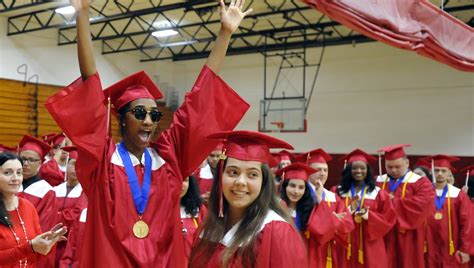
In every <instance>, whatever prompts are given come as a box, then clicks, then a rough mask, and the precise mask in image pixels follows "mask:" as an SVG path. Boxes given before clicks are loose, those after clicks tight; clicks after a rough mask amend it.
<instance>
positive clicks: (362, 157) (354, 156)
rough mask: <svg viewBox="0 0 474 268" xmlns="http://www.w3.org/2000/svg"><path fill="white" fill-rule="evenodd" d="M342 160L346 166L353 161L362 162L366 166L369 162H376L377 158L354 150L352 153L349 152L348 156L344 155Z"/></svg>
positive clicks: (359, 150)
mask: <svg viewBox="0 0 474 268" xmlns="http://www.w3.org/2000/svg"><path fill="white" fill-rule="evenodd" d="M342 159H344V161H345V162H346V163H348V164H351V163H353V162H355V161H362V162H364V163H366V164H369V163H370V162H375V161H377V158H375V157H373V156H371V155H370V154H368V153H366V152H364V151H362V150H361V149H355V150H354V151H352V152H350V153H349V154H347V155H345V156H344V157H343V158H342Z"/></svg>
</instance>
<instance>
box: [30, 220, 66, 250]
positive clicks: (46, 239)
mask: <svg viewBox="0 0 474 268" xmlns="http://www.w3.org/2000/svg"><path fill="white" fill-rule="evenodd" d="M66 232H67V228H66V227H61V228H59V229H58V230H56V231H55V232H53V231H48V232H45V233H42V234H40V235H38V236H36V237H35V238H33V239H32V240H31V246H32V247H33V250H34V251H35V252H36V253H39V254H41V255H47V254H48V253H49V252H50V251H51V248H53V246H54V245H56V243H57V242H59V241H65V240H66V237H64V235H65V234H66Z"/></svg>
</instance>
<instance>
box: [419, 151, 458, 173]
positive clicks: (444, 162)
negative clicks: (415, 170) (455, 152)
mask: <svg viewBox="0 0 474 268" xmlns="http://www.w3.org/2000/svg"><path fill="white" fill-rule="evenodd" d="M426 160H428V161H432V163H433V165H434V167H435V168H447V169H450V170H451V172H456V169H455V168H454V167H453V165H452V164H451V163H452V162H456V161H458V160H459V158H458V157H455V156H450V155H444V154H437V155H434V156H431V157H427V159H426Z"/></svg>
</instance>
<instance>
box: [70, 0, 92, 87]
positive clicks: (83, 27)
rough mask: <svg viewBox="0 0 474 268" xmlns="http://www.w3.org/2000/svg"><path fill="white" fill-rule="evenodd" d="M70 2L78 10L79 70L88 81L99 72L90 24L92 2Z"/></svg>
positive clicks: (74, 0)
mask: <svg viewBox="0 0 474 268" xmlns="http://www.w3.org/2000/svg"><path fill="white" fill-rule="evenodd" d="M70 2H71V5H72V6H73V7H74V9H75V10H76V25H77V55H78V58H79V68H80V70H81V76H82V79H84V80H86V79H87V78H88V77H90V76H92V75H93V74H95V73H96V72H97V69H96V66H95V57H94V49H93V47H92V39H91V25H90V23H89V5H90V2H91V0H70Z"/></svg>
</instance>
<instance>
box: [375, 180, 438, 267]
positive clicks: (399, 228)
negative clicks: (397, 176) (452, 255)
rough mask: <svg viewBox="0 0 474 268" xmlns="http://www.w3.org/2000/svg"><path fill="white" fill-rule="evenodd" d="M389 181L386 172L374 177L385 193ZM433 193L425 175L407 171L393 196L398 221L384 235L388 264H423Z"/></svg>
mask: <svg viewBox="0 0 474 268" xmlns="http://www.w3.org/2000/svg"><path fill="white" fill-rule="evenodd" d="M389 182H390V180H389V178H388V177H387V174H384V175H382V176H378V177H377V180H376V183H377V186H379V187H380V188H382V190H384V191H387V193H390V183H389ZM404 189H405V190H404ZM434 196H435V191H434V189H433V185H432V184H431V182H430V180H429V179H428V178H426V177H421V176H419V175H416V174H415V173H413V172H412V171H408V172H407V174H406V175H405V177H404V178H403V181H402V182H401V183H400V185H399V186H398V187H397V189H396V190H395V192H394V198H393V199H392V204H393V207H394V209H395V213H396V220H397V221H396V224H395V226H394V228H392V230H391V231H390V232H388V233H387V235H386V236H385V246H386V248H387V257H388V266H387V267H393V268H411V267H423V266H424V259H423V251H424V250H423V248H424V244H425V222H426V219H427V217H428V216H429V215H431V213H432V212H433V210H434V202H433V200H434Z"/></svg>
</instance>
